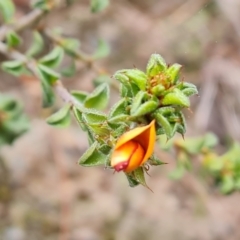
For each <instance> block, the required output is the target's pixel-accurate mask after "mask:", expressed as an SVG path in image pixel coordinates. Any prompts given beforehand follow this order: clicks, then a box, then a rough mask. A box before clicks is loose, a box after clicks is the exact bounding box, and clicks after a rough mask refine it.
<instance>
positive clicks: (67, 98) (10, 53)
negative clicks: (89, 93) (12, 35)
mask: <svg viewBox="0 0 240 240" xmlns="http://www.w3.org/2000/svg"><path fill="white" fill-rule="evenodd" d="M0 52H1V53H2V54H4V55H5V56H6V57H8V58H10V59H13V60H18V61H21V62H23V63H24V64H25V65H26V67H27V69H28V70H29V71H30V72H32V74H33V75H34V76H35V77H36V78H38V74H37V68H36V66H37V63H36V61H35V60H34V59H28V58H27V57H26V56H25V55H23V54H22V53H20V52H18V51H16V50H9V49H8V47H7V46H6V44H4V43H2V42H0ZM53 87H54V89H55V91H56V93H57V94H58V95H59V96H60V97H61V98H62V100H63V101H64V102H67V103H71V104H72V105H74V106H78V107H81V106H80V105H79V103H78V102H77V101H76V100H75V98H73V97H72V95H71V94H70V93H69V92H68V91H67V89H66V88H65V87H64V86H63V84H62V82H61V80H60V79H59V80H57V81H56V82H55V83H54V85H53Z"/></svg>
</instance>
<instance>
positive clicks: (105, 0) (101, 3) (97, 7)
mask: <svg viewBox="0 0 240 240" xmlns="http://www.w3.org/2000/svg"><path fill="white" fill-rule="evenodd" d="M108 5H109V0H91V11H92V12H93V13H97V12H100V11H102V10H104V9H105V8H106V7H107V6H108Z"/></svg>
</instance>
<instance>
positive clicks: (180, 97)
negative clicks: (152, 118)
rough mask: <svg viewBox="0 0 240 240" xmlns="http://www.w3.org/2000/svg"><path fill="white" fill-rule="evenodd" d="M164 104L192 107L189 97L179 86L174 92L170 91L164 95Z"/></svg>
mask: <svg viewBox="0 0 240 240" xmlns="http://www.w3.org/2000/svg"><path fill="white" fill-rule="evenodd" d="M161 104H162V105H178V106H181V107H190V101H189V98H188V97H187V96H186V95H185V94H184V93H182V92H181V90H179V89H178V88H175V89H174V90H173V92H170V93H168V94H166V95H165V96H164V98H163V99H162V102H161Z"/></svg>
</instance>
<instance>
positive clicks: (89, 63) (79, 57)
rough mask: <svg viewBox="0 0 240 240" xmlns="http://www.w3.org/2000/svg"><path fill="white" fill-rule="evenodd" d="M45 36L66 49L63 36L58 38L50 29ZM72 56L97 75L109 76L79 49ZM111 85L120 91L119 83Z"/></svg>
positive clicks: (113, 82)
mask: <svg viewBox="0 0 240 240" xmlns="http://www.w3.org/2000/svg"><path fill="white" fill-rule="evenodd" d="M44 34H45V35H46V36H47V37H48V38H49V39H50V40H51V41H53V42H54V43H56V44H57V45H59V46H61V47H63V48H64V46H63V41H64V39H63V38H62V37H61V36H58V35H56V34H54V33H53V32H52V31H51V30H50V29H45V31H44ZM71 54H72V56H73V58H74V59H75V60H77V61H80V62H83V63H85V64H86V65H87V66H88V67H90V68H91V69H92V70H93V71H94V72H96V73H97V74H99V75H101V74H104V73H105V74H107V72H106V71H105V70H103V69H101V68H100V67H98V66H97V65H96V64H95V62H94V59H92V57H91V56H89V55H87V54H85V53H83V52H82V51H80V50H79V49H78V50H75V51H72V52H71ZM110 84H111V86H112V87H113V88H114V89H115V90H117V91H118V90H119V85H118V84H117V82H115V81H111V82H110Z"/></svg>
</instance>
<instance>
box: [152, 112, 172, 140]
mask: <svg viewBox="0 0 240 240" xmlns="http://www.w3.org/2000/svg"><path fill="white" fill-rule="evenodd" d="M154 116H155V119H156V121H157V123H158V124H160V125H161V127H162V128H163V129H164V131H165V134H166V135H167V137H168V138H171V137H172V132H173V131H172V126H171V124H170V122H169V121H168V119H167V118H166V117H164V116H163V115H162V114H160V113H158V112H157V111H156V113H155V114H154Z"/></svg>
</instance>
